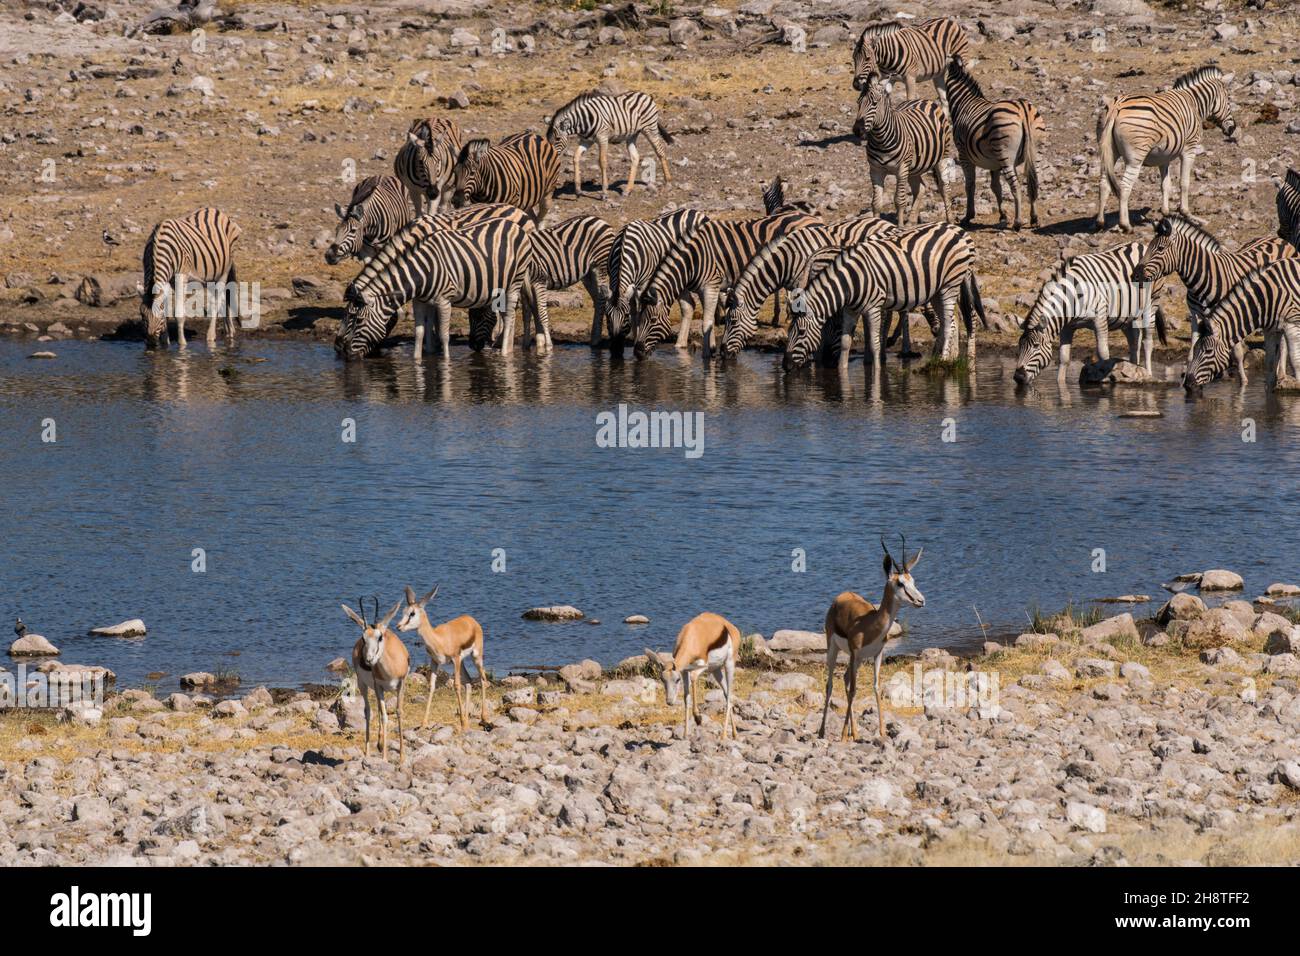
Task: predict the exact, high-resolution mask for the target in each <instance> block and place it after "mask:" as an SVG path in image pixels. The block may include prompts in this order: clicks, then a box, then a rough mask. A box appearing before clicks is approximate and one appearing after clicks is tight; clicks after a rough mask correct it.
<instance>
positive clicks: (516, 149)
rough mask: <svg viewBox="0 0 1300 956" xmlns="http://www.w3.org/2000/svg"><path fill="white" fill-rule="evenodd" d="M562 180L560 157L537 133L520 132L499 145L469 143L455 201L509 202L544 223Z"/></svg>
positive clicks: (456, 174) (457, 172)
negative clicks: (556, 189) (556, 188)
mask: <svg viewBox="0 0 1300 956" xmlns="http://www.w3.org/2000/svg"><path fill="white" fill-rule="evenodd" d="M559 182H560V158H559V156H557V155H556V153H555V150H554V149H552V148H551V144H550V143H548V142H547V141H546V140H544V139H543V138H542V137H540V136H538V135H537V134H536V133H516V134H514V135H513V136H507V137H506V138H505V139H503V140H502V141H501V142H499V143H497V144H496V145H495V146H493V145H492V144H491V141H490V140H487V139H472V140H470V141H469V142H468V143H466V144H465V145H464V146H463V147H462V148H461V151H460V156H459V157H458V158H457V160H456V167H455V169H454V170H453V172H452V178H451V190H452V203H453V204H454V205H456V206H457V207H460V206H464V205H465V204H467V203H476V202H499V203H509V204H510V205H512V206H518V207H519V208H520V209H526V210H527V211H528V212H531V213H532V214H533V215H534V216H536V217H537V221H538V222H541V221H542V220H543V219H545V218H546V210H547V209H548V208H550V205H551V197H552V196H553V195H554V194H555V187H556V186H557V185H558V184H559Z"/></svg>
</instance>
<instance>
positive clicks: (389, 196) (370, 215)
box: [325, 176, 412, 266]
mask: <svg viewBox="0 0 1300 956" xmlns="http://www.w3.org/2000/svg"><path fill="white" fill-rule="evenodd" d="M334 212H335V213H337V214H338V217H339V224H338V225H337V226H336V227H335V229H334V241H333V242H331V243H330V246H329V248H328V249H326V250H325V261H326V262H327V263H329V264H330V265H332V266H336V265H338V264H339V263H340V262H342V261H343V260H344V259H347V258H355V259H360V260H361V261H362V262H368V261H369V260H370V259H372V258H373V257H374V255H375V253H376V252H378V251H379V250H380V249H381V248H383V247H384V246H385V245H386V244H387V243H388V241H389V240H390V239H392V238H393V236H395V235H397V232H398V230H400V229H401V228H402V227H403V226H405V225H406V224H407V223H408V222H410V221H411V218H412V217H411V207H410V205H408V203H407V201H406V193H405V191H404V190H403V188H402V183H401V181H400V180H399V179H398V178H397V177H396V176H370V177H368V178H366V179H363V180H361V182H359V183H357V187H356V188H355V189H354V190H352V198H351V199H350V200H348V205H347V208H346V209H344V208H343V206H341V205H339V204H338V203H335V204H334Z"/></svg>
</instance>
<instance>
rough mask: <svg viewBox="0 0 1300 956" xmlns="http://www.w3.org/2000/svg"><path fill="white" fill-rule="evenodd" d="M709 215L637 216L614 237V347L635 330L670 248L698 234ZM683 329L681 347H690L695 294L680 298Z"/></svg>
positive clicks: (611, 311)
mask: <svg viewBox="0 0 1300 956" xmlns="http://www.w3.org/2000/svg"><path fill="white" fill-rule="evenodd" d="M708 221H709V217H708V216H706V215H705V214H704V213H702V212H700V211H699V210H696V209H675V210H673V211H672V212H666V213H664V214H663V215H662V216H658V217H657V218H655V219H634V220H632V221H631V222H629V223H628V224H627V225H625V226H624V227H623V228H622V229H620V230H619V231H618V234H617V235H615V236H614V245H613V246H612V247H611V248H610V251H609V292H610V298H609V306H608V309H607V312H606V319H607V321H608V323H609V328H610V349H611V350H614V351H617V350H619V349H621V348H622V347H623V342H624V340H625V339H626V338H627V336H628V335H629V334H631V331H632V318H633V316H635V315H636V314H637V312H638V311H640V308H641V293H642V292H643V291H644V290H645V288H646V286H648V285H649V284H650V277H651V276H653V275H654V273H655V270H656V269H658V268H659V263H660V262H662V261H663V259H664V256H666V255H668V251H669V250H670V249H672V248H674V247H676V246H677V245H679V244H681V243H684V242H686V241H687V240H689V239H690V238H691V237H692V236H694V235H695V232H696V230H698V229H699V228H700V226H702V225H704V224H705V223H706V222H708ZM678 305H679V306H680V309H681V314H682V324H681V331H680V333H679V334H678V336H677V347H678V348H679V349H684V348H686V342H687V336H688V335H689V334H690V328H691V326H690V320H691V312H692V308H691V297H690V293H684V294H683V295H682V296H680V297H679V298H678Z"/></svg>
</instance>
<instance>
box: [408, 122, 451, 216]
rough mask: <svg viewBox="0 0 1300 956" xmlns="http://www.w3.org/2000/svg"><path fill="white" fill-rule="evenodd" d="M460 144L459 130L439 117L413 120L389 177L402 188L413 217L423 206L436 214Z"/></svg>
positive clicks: (421, 211)
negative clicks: (426, 204) (426, 205)
mask: <svg viewBox="0 0 1300 956" xmlns="http://www.w3.org/2000/svg"><path fill="white" fill-rule="evenodd" d="M460 144H461V139H460V126H459V125H457V123H456V121H455V120H449V119H443V118H442V117H440V116H431V117H429V118H428V119H421V120H416V121H415V122H414V123H412V124H411V128H410V129H409V130H407V131H406V142H404V143H403V144H402V148H401V149H399V150H398V151H397V156H396V157H394V159H393V173H394V174H395V175H396V176H397V178H398V179H399V180H401V183H402V185H403V186H405V187H406V193H407V195H408V196H409V197H410V200H411V207H412V208H413V209H414V210H415V214H416V215H417V216H418V215H420V214H422V213H423V212H424V205H425V203H426V202H428V204H429V210H430V211H431V212H437V211H438V207H439V206H440V205H441V203H442V191H443V189H444V188H445V187H446V186H447V184H448V183H449V182H450V181H451V171H452V169H453V168H454V167H455V165H456V156H457V154H459V153H460Z"/></svg>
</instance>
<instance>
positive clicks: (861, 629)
mask: <svg viewBox="0 0 1300 956" xmlns="http://www.w3.org/2000/svg"><path fill="white" fill-rule="evenodd" d="M900 537H902V536H901V535H900ZM880 546H881V547H882V548H884V550H885V594H884V597H882V598H881V599H880V606H879V607H875V606H874V605H872V603H871V602H870V601H868V600H867V599H866V598H864V597H863V596H862V595H860V594H857V593H855V592H853V591H845V592H844V593H843V594H841V595H839V597H837V598H836V599H835V603H833V604H832V605H831V606H830V610H828V611H827V612H826V703H825V704H824V705H823V706H822V726H821V729H820V730H818V731H817V736H818V737H823V738H824V737H825V736H826V714H827V712H828V711H829V710H830V706H831V688H832V687H834V685H835V660H836V658H838V657H839V654H840V651H845V652H847V653H848V655H849V666H848V669H847V670H846V671H845V672H844V692H845V694H846V695H847V696H848V704H847V706H846V707H845V714H844V727H843V728H842V729H841V730H840V740H857V739H858V737H857V734H858V725H857V722H856V721H854V719H853V696H854V694H855V692H856V691H857V689H858V668H859V667H860V666H861V665H862V662H863V661H865V660H866V659H867V658H868V657H870V658H872V659H873V663H874V673H873V677H872V689H873V690H874V691H875V696H876V717H877V719H878V721H879V724H880V737H881V739H882V740H883V739H884V737H885V712H884V711H883V710H882V709H881V705H880V662H881V660H882V659H883V658H884V656H885V642H886V641H887V640H888V639H889V628H890V626H891V625H893V623H894V618H895V617H897V616H898V608H899V601H900V599H901V600H904V601H906V602H907V603H908V604H910V605H912V606H913V607H925V595H923V594H922V593H921V592H920V591H918V590H917V589H916V582H915V581H913V580H912V568H914V567H916V564H917V562H918V561H920V560H921V552H922V551H924V550H925V549H924V548H922V549H921V550H920V551H917V552H916V557H914V558H912V560H911V561H908V560H907V538H903V563H902V564H899V563H898V562H897V561H895V560H894V558H893V556H892V555H891V554H890V553H889V548H888V547H886V546H885V539H884V538H883V537H882V538H881V539H880Z"/></svg>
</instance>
